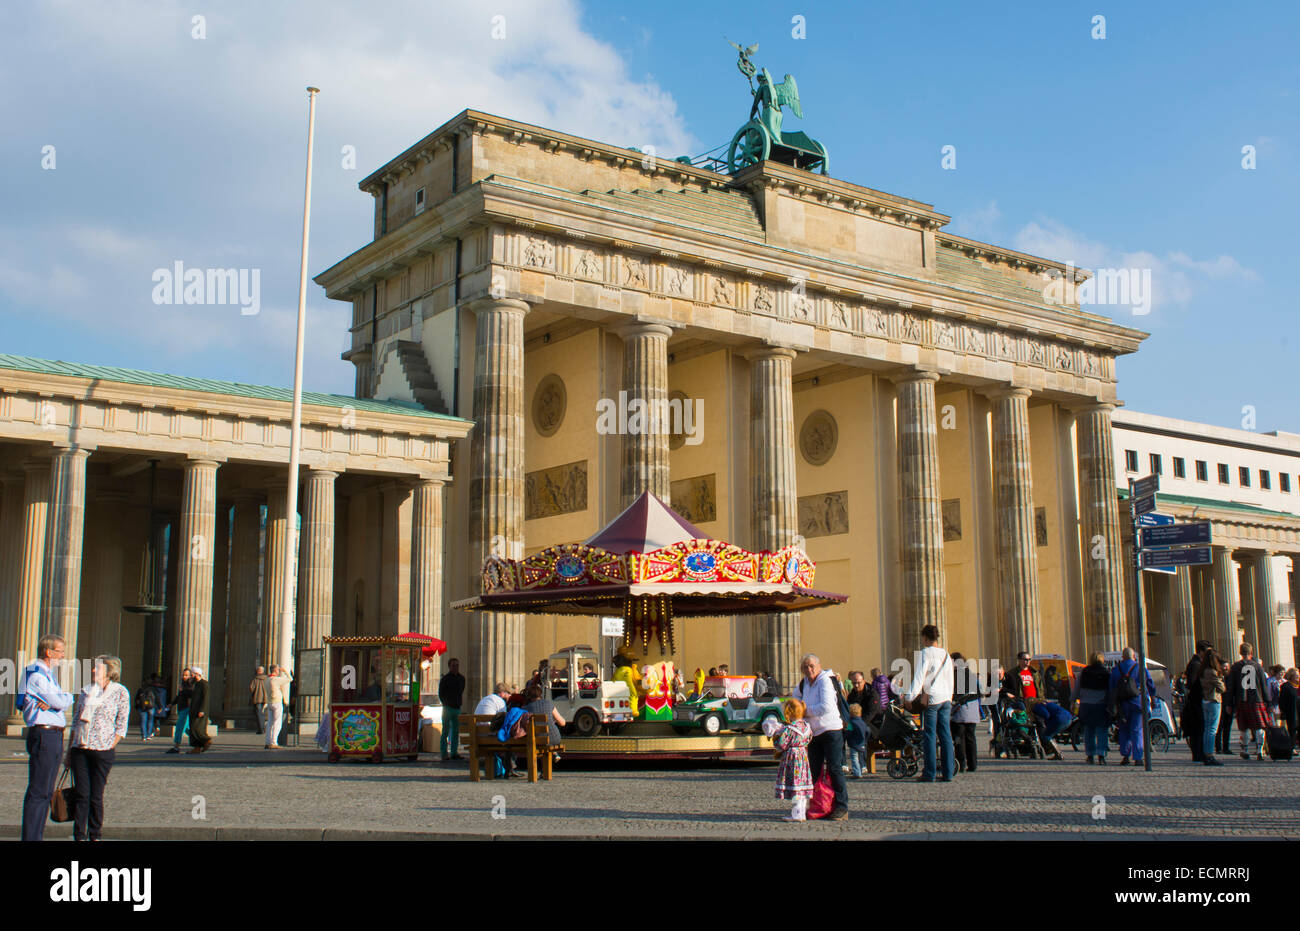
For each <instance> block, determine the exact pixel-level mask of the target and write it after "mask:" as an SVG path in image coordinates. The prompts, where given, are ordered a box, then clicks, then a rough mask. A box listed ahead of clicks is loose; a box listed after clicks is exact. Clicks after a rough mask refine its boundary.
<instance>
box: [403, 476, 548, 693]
mask: <svg viewBox="0 0 1300 931" xmlns="http://www.w3.org/2000/svg"><path fill="white" fill-rule="evenodd" d="M411 511H412V513H411V630H413V631H415V632H416V633H421V634H427V635H429V636H430V637H437V638H438V639H440V640H441V639H442V482H440V481H438V480H436V479H420V480H418V481H417V482H416V483H415V494H414V499H413V501H412V508H411ZM438 671H439V664H438V657H434V661H433V663H432V664H430V666H429V668H428V669H426V670H424V672H423V674H422V675H421V678H420V693H421V694H422V695H426V694H430V691H431V690H432V689H433V688H434V686H435V684H436V683H437V681H438ZM516 685H520V687H521V688H522V687H523V686H522V684H520V683H516Z"/></svg>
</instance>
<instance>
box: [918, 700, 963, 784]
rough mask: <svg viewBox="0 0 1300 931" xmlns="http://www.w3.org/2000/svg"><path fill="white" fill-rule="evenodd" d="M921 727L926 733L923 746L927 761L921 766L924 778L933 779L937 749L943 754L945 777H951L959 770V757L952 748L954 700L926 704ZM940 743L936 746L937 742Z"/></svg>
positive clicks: (943, 776)
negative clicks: (954, 754) (957, 757)
mask: <svg viewBox="0 0 1300 931" xmlns="http://www.w3.org/2000/svg"><path fill="white" fill-rule="evenodd" d="M921 729H922V733H923V734H924V737H923V740H922V743H921V747H922V749H923V750H924V751H925V763H924V765H923V766H922V767H921V778H922V779H933V778H934V775H935V763H936V760H935V751H936V749H937V750H938V751H940V752H941V753H942V754H943V775H942V778H943V779H951V778H952V777H953V774H954V773H955V772H956V770H957V759H956V757H955V756H953V749H952V702H950V701H945V702H940V703H939V704H937V705H926V708H925V711H924V712H922V714H921ZM936 742H937V743H938V747H937V748H936V746H935V744H936Z"/></svg>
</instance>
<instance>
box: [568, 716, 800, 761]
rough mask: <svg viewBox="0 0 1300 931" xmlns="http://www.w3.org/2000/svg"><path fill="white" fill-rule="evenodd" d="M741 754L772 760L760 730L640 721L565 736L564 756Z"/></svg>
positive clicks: (703, 756) (661, 757)
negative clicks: (696, 728)
mask: <svg viewBox="0 0 1300 931" xmlns="http://www.w3.org/2000/svg"><path fill="white" fill-rule="evenodd" d="M724 758H732V759H734V758H744V759H756V760H771V761H772V762H776V761H775V759H774V758H773V756H772V741H771V740H770V739H768V738H767V737H765V736H763V735H762V734H732V733H724V734H719V735H718V736H716V737H710V736H709V735H707V734H705V733H703V732H701V733H698V734H688V735H685V736H683V735H680V734H678V733H676V732H675V731H674V730H673V729H672V728H671V727H670V726H669V725H667V724H660V723H654V722H645V721H639V722H636V723H633V724H629V725H627V726H626V727H625V728H623V730H622V731H620V732H619V733H618V734H608V735H601V736H599V737H572V736H566V737H565V738H564V755H563V756H562V757H561V758H560V761H559V763H558V764H556V765H557V766H563V765H564V761H565V760H633V759H638V760H720V759H724Z"/></svg>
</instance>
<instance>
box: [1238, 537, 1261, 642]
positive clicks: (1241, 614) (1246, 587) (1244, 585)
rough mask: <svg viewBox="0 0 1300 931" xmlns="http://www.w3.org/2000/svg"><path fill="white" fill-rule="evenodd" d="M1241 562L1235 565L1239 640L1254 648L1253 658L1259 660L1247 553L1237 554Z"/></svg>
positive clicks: (1252, 587) (1253, 596) (1253, 591)
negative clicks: (1239, 629)
mask: <svg viewBox="0 0 1300 931" xmlns="http://www.w3.org/2000/svg"><path fill="white" fill-rule="evenodd" d="M1236 555H1237V556H1239V557H1240V559H1241V561H1240V562H1238V563H1237V613H1236V616H1237V617H1238V618H1240V621H1238V623H1239V625H1240V628H1241V639H1242V640H1243V641H1245V642H1246V643H1249V644H1250V645H1251V646H1253V647H1254V648H1255V657H1256V658H1257V659H1258V658H1259V636H1258V635H1257V634H1256V633H1255V583H1254V581H1253V573H1252V571H1251V562H1250V556H1251V554H1249V553H1238V554H1236Z"/></svg>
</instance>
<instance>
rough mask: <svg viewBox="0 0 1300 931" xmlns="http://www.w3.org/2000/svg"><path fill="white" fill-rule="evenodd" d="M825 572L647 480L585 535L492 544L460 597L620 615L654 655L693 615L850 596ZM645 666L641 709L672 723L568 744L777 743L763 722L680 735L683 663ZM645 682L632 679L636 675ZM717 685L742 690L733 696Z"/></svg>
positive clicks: (747, 612) (526, 609)
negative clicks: (673, 501) (689, 509)
mask: <svg viewBox="0 0 1300 931" xmlns="http://www.w3.org/2000/svg"><path fill="white" fill-rule="evenodd" d="M815 574H816V566H815V565H814V564H813V561H812V560H811V559H809V558H808V555H807V554H806V553H805V552H804V551H803V550H802V549H801V548H799V547H797V546H787V547H784V548H782V549H780V550H777V551H776V552H770V551H766V550H764V551H760V552H754V551H751V550H747V549H744V548H743V547H739V546H736V545H735V544H733V543H727V542H725V541H723V540H714V539H711V538H710V537H708V535H706V534H704V533H702V532H701V531H700V530H699V529H698V528H697V527H695V526H693V525H692V524H691V523H690V522H689V521H687V520H685V519H684V518H682V517H681V516H680V515H678V514H677V513H676V512H674V511H673V510H672V509H671V508H669V507H668V505H666V504H665V503H664V502H663V501H662V500H660V499H659V498H658V497H656V496H655V495H653V494H651V493H649V492H646V493H644V494H642V495H641V497H639V498H638V499H637V500H636V501H634V502H633V503H632V504H631V505H630V506H629V507H628V508H627V509H626V510H624V511H623V513H622V514H620V515H619V516H618V517H616V518H615V519H614V520H613V521H612V522H611V523H610V524H609V525H608V526H606V527H605V528H604V529H603V530H601V531H600V532H598V533H597V534H595V535H594V536H592V537H591V538H589V539H588V540H586V541H584V542H582V543H562V544H559V545H557V546H551V547H548V548H546V549H544V550H541V551H540V552H537V553H534V554H533V555H531V556H527V557H524V558H523V559H518V560H514V559H506V558H503V557H501V556H497V555H492V556H489V557H488V558H487V559H486V560H485V561H484V563H483V569H482V574H481V578H480V587H481V591H480V594H478V595H476V596H475V597H473V598H467V599H464V600H462V601H458V602H455V603H453V605H452V607H454V608H459V609H462V610H468V611H493V612H509V613H516V614H534V615H548V614H562V615H592V616H599V617H611V616H619V617H622V619H623V648H624V651H623V652H624V655H626V654H628V653H630V652H631V651H633V650H639V652H640V655H641V656H643V657H647V658H648V657H649V655H650V653H651V651H652V650H655V651H657V653H658V655H659V656H660V657H661V658H662V657H666V656H668V655H669V654H672V653H673V652H675V648H676V643H675V631H676V625H677V624H678V623H680V622H681V621H683V620H684V619H687V618H701V617H736V616H757V615H772V614H780V613H787V612H802V611H810V610H814V609H817V608H824V607H828V606H831V605H837V604H843V603H845V602H846V601H847V600H848V597H847V596H846V595H839V594H836V593H834V592H825V591H820V590H818V589H817V588H815ZM623 672H624V670H623V669H620V670H619V673H623ZM640 672H641V675H638V676H636V679H638V680H640V683H645V684H647V685H648V687H646V688H645V689H644V690H643V691H641V692H640V694H638V695H634V696H632V697H634V698H636V699H638V701H636V702H635V705H636V707H637V708H638V717H639V718H640V720H641V721H642V722H645V723H646V724H647V725H650V724H658V725H662V726H661V727H659V728H658V729H655V728H653V727H642V728H640V729H638V730H636V731H635V732H633V729H634V728H636V727H637V725H636V724H633V725H631V726H629V728H628V731H629V733H627V734H619V735H618V736H590V737H580V738H572V739H571V738H567V737H566V739H565V749H566V753H565V755H566V756H584V755H622V754H626V753H631V752H636V753H642V754H650V755H656V756H670V757H671V756H683V755H690V756H698V755H703V756H734V755H762V754H766V753H768V748H770V746H771V745H770V742H769V741H768V740H767V738H766V737H762V736H761V735H757V734H744V733H735V734H707V733H701V734H699V735H694V734H692V735H691V736H681V734H680V728H679V729H678V731H674V730H673V729H672V728H671V727H670V726H669V725H671V724H672V722H673V721H674V720H675V719H676V716H675V715H674V708H673V705H674V704H675V702H676V701H678V700H679V690H678V689H675V688H674V682H675V681H677V682H680V681H681V680H680V676H679V675H678V674H677V672H676V670H675V669H674V668H673V664H672V663H671V662H670V661H665V660H662V659H661V661H660V662H658V663H653V664H648V665H646V666H645V667H643V668H642V669H641V670H640ZM616 678H622V677H621V676H620V675H617V674H616ZM751 678H752V677H751ZM640 683H634V682H629V687H630V688H637V687H638V685H639V684H640ZM717 697H718V698H723V699H727V700H731V701H732V702H733V704H734V702H735V699H734V697H733V696H717ZM706 744H707V745H706ZM616 745H617V746H616Z"/></svg>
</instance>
